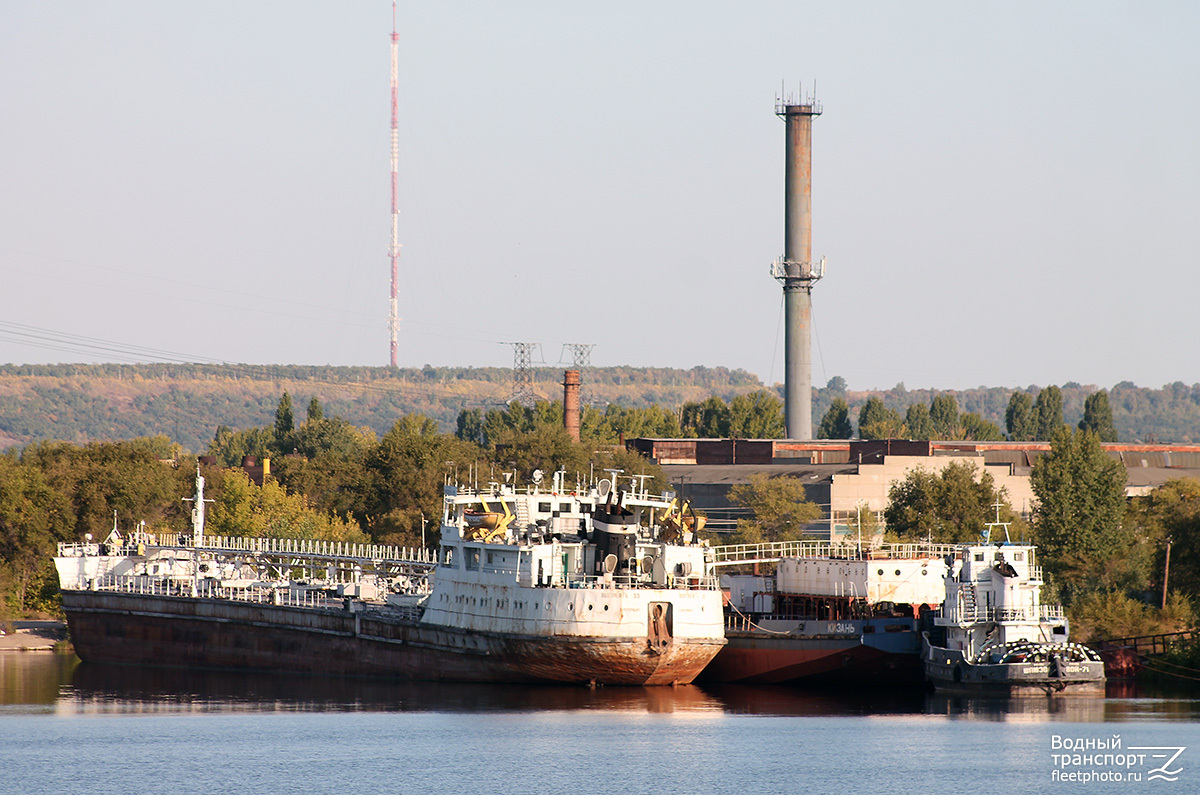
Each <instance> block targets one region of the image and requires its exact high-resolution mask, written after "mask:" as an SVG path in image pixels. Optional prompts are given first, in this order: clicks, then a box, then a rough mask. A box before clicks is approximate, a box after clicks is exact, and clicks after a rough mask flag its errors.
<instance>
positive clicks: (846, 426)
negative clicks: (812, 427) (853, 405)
mask: <svg viewBox="0 0 1200 795" xmlns="http://www.w3.org/2000/svg"><path fill="white" fill-rule="evenodd" d="M853 435H854V426H853V424H851V422H850V407H849V406H848V405H846V399H845V398H841V397H835V398H834V399H833V402H832V403H830V404H829V411H827V412H825V416H824V417H822V418H821V424H820V426H818V427H817V438H818V439H849V438H850V437H851V436H853Z"/></svg>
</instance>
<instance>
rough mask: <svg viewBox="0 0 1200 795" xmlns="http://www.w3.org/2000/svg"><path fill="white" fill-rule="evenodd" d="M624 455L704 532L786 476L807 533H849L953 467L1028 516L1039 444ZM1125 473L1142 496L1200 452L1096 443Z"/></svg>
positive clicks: (705, 446)
mask: <svg viewBox="0 0 1200 795" xmlns="http://www.w3.org/2000/svg"><path fill="white" fill-rule="evenodd" d="M626 446H627V447H629V449H631V450H637V451H638V452H640V453H641V454H643V455H645V456H647V457H648V458H650V459H651V460H652V461H654V462H655V463H657V464H659V465H660V466H662V468H663V471H664V472H665V473H666V475H667V479H668V480H669V481H670V482H671V484H672V487H673V488H674V489H675V490H676V491H677V492H679V493H680V494H681V495H682V496H683V497H684V498H686V499H688V500H691V502H692V505H693V506H694V507H695V508H696V509H697V510H701V511H704V512H705V513H706V514H707V515H708V517H709V526H710V527H711V528H712V529H714V530H716V531H718V532H720V531H721V530H731V529H732V528H733V525H734V523H735V522H736V519H737V517H738V508H737V507H736V506H733V505H732V504H731V503H730V502H729V489H730V488H731V487H732V486H734V485H735V484H738V483H746V482H748V481H749V480H750V476H751V475H755V474H759V473H763V474H767V475H770V476H771V477H792V478H797V479H799V480H800V481H801V482H802V483H803V484H804V489H805V493H806V495H807V498H808V499H809V501H811V502H815V503H816V504H817V505H819V506H821V510H822V514H823V515H822V519H821V521H820V522H818V523H815V524H813V525H811V526H810V528H809V530H810V532H812V533H814V534H816V535H821V536H824V535H826V534H829V535H831V536H838V535H852V534H853V533H854V532H855V528H857V526H858V517H859V513H860V511H871V512H873V513H875V514H876V515H878V514H880V513H882V511H883V510H884V509H885V508H886V507H887V502H888V491H889V489H890V488H891V487H892V485H893V484H895V483H897V482H899V481H901V480H903V479H904V478H905V476H907V474H908V473H909V472H910V471H913V470H915V469H925V470H928V471H931V472H936V471H941V469H942V467H944V466H946V465H947V464H949V463H950V462H952V461H962V462H966V463H969V464H971V465H972V466H974V467H976V468H977V469H978V470H979V471H980V472H983V471H986V472H989V473H991V475H992V477H993V479H994V480H995V485H996V488H998V489H1001V488H1002V489H1004V490H1005V492H1006V494H1007V498H1008V501H1009V503H1010V504H1011V505H1012V507H1013V509H1014V510H1015V511H1017V512H1018V513H1020V514H1022V515H1023V516H1026V517H1028V516H1029V514H1030V512H1031V510H1032V507H1033V501H1034V500H1033V489H1032V486H1031V482H1030V472H1031V471H1032V468H1033V463H1034V461H1036V460H1037V457H1038V456H1039V455H1041V454H1043V453H1045V452H1047V451H1048V450H1049V449H1050V444H1049V443H1048V442H953V441H950V442H942V441H912V440H902V439H888V440H878V441H858V440H844V439H817V440H811V441H797V440H795V439H632V440H630V441H628V442H627V445H626ZM1102 446H1103V448H1104V450H1105V451H1106V452H1107V453H1108V454H1109V455H1110V456H1112V457H1113V458H1115V459H1117V460H1118V461H1120V462H1121V463H1122V465H1124V467H1125V472H1126V486H1125V493H1126V495H1127V496H1131V497H1132V496H1137V495H1141V494H1145V493H1147V492H1148V491H1150V490H1151V489H1153V488H1155V487H1156V486H1161V485H1162V484H1163V483H1165V482H1167V481H1168V480H1171V479H1172V478H1181V477H1197V478H1200V445H1195V444H1122V443H1110V444H1103V445H1102Z"/></svg>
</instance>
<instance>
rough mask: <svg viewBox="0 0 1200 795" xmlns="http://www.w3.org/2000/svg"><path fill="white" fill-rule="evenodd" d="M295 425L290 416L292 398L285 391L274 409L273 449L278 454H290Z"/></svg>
mask: <svg viewBox="0 0 1200 795" xmlns="http://www.w3.org/2000/svg"><path fill="white" fill-rule="evenodd" d="M295 427H296V423H295V420H294V418H293V416H292V396H291V395H289V394H288V393H287V392H286V391H285V392H284V393H283V397H281V398H280V399H279V406H278V407H277V408H276V409H275V449H276V450H277V451H278V452H280V453H288V452H291V445H292V431H293V430H295Z"/></svg>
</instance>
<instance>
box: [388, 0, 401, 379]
mask: <svg viewBox="0 0 1200 795" xmlns="http://www.w3.org/2000/svg"><path fill="white" fill-rule="evenodd" d="M399 40H400V37H399V36H398V35H397V34H396V0H392V244H391V245H390V246H389V247H388V257H389V258H391V260H392V302H391V309H390V312H389V313H388V328H389V330H390V331H391V339H392V367H396V366H397V363H396V349H397V348H398V347H399V340H400V312H399V309H398V306H397V303H396V290H397V283H398V282H399V281H400V208H399V206H398V204H399V201H398V197H397V194H396V190H397V181H398V179H397V176H396V167H397V163H398V162H399V160H400V152H399V146H400V134H399V132H398V128H397V124H396V88H397V84H398V83H399V78H398V76H397V58H396V45H397V42H398V41H399Z"/></svg>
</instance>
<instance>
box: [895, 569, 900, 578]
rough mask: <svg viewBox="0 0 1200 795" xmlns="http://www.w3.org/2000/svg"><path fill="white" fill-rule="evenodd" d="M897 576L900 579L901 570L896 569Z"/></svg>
mask: <svg viewBox="0 0 1200 795" xmlns="http://www.w3.org/2000/svg"><path fill="white" fill-rule="evenodd" d="M896 576H897V577H899V576H900V569H896Z"/></svg>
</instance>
